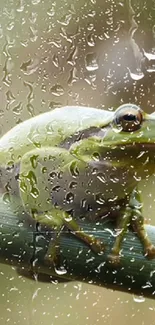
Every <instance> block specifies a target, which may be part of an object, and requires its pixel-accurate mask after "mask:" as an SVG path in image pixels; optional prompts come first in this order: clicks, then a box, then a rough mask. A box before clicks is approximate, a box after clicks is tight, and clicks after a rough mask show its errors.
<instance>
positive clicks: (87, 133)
mask: <svg viewBox="0 0 155 325" xmlns="http://www.w3.org/2000/svg"><path fill="white" fill-rule="evenodd" d="M107 130H108V127H107V128H106V127H103V128H99V127H96V126H93V127H90V128H88V129H85V130H82V131H78V132H76V133H75V134H73V135H70V136H69V137H68V138H67V139H65V140H64V141H62V143H60V147H61V148H65V149H69V148H70V147H71V145H72V144H73V143H75V142H77V141H80V140H83V139H88V138H90V137H93V136H97V137H98V138H101V139H104V137H105V136H106V134H107Z"/></svg>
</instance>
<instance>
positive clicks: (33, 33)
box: [30, 26, 38, 42]
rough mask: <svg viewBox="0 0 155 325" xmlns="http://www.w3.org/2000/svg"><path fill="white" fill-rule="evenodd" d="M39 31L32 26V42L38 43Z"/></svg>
mask: <svg viewBox="0 0 155 325" xmlns="http://www.w3.org/2000/svg"><path fill="white" fill-rule="evenodd" d="M37 33H38V30H37V29H35V28H34V27H32V26H30V40H31V42H36V40H37V38H38V35H37Z"/></svg>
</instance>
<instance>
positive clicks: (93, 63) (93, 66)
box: [85, 53, 99, 72]
mask: <svg viewBox="0 0 155 325" xmlns="http://www.w3.org/2000/svg"><path fill="white" fill-rule="evenodd" d="M85 65H86V69H87V71H90V72H91V71H96V70H98V68H99V66H98V63H97V58H96V53H88V54H87V55H86V57H85Z"/></svg>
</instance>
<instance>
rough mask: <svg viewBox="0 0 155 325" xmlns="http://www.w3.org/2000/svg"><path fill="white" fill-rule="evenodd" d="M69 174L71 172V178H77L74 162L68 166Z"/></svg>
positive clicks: (77, 171) (77, 173)
mask: <svg viewBox="0 0 155 325" xmlns="http://www.w3.org/2000/svg"><path fill="white" fill-rule="evenodd" d="M70 172H71V175H72V176H73V177H77V176H78V175H79V170H78V168H77V164H76V162H75V161H73V162H72V163H71V164H70Z"/></svg>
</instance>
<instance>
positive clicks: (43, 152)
mask: <svg viewBox="0 0 155 325" xmlns="http://www.w3.org/2000/svg"><path fill="white" fill-rule="evenodd" d="M73 165H77V168H79V169H80V168H83V169H84V168H86V162H83V161H80V160H78V159H76V158H75V157H73V156H72V154H70V153H69V152H68V151H67V150H65V149H62V148H55V147H54V148H53V147H47V148H46V147H45V148H42V149H39V148H38V149H35V150H33V151H30V152H28V153H26V154H25V155H24V156H23V157H22V160H21V165H20V175H19V184H20V195H21V198H22V201H23V204H24V207H25V209H26V211H27V212H28V213H30V214H31V215H32V217H33V218H34V219H35V220H36V221H37V222H40V223H41V224H43V225H46V226H48V227H49V228H50V229H54V231H56V232H58V233H59V232H60V229H61V228H62V227H63V226H67V228H68V229H70V230H71V231H72V232H73V233H74V234H75V235H76V236H77V237H78V238H80V239H81V240H83V241H84V242H85V243H87V244H88V245H89V246H90V247H91V249H92V250H94V251H95V252H101V251H102V250H103V249H104V246H103V245H102V244H101V242H100V241H99V240H98V239H96V238H95V237H94V236H91V235H88V234H86V233H85V232H84V231H83V230H82V229H81V228H80V227H79V225H78V223H77V222H76V221H75V220H74V219H73V218H72V217H71V216H70V215H69V213H67V212H66V211H64V210H63V209H62V208H60V207H59V206H57V205H55V204H54V203H53V202H52V199H51V198H52V188H53V185H52V183H51V178H52V177H53V175H54V174H61V176H62V174H63V171H66V169H68V170H70V169H71V166H73ZM77 177H78V175H77ZM57 182H58V183H57V184H56V186H57V187H58V188H59V176H58V178H57ZM56 186H55V188H56ZM67 186H68V185H67V184H66V188H64V191H65V190H66V189H67ZM54 245H55V241H53V244H52V242H51V243H50V244H49V249H48V251H47V256H46V259H48V260H49V261H50V262H52V261H53V260H54V259H55V257H56V256H55V255H56V250H55V248H54Z"/></svg>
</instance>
